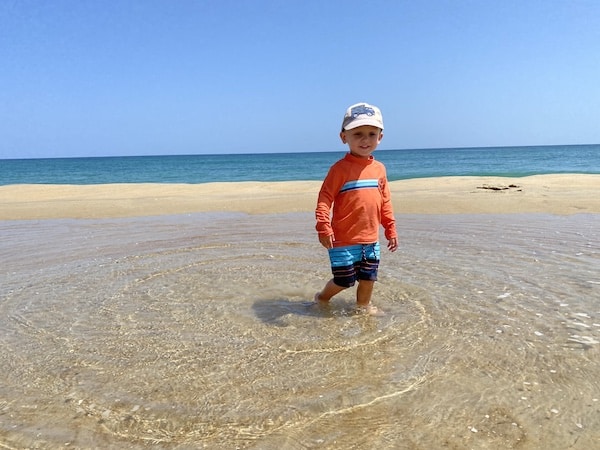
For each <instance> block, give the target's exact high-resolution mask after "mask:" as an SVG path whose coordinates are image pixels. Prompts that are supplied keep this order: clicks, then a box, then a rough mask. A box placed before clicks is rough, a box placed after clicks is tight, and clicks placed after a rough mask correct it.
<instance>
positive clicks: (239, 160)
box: [0, 145, 600, 185]
mask: <svg viewBox="0 0 600 450" xmlns="http://www.w3.org/2000/svg"><path fill="white" fill-rule="evenodd" d="M343 155H344V152H321V153H264V154H234V155H168V156H129V157H98V158H50V159H8V160H7V159H5V160H0V185H8V184H103V183H208V182H214V181H226V182H227V181H291V180H321V179H323V178H324V177H325V175H326V173H327V170H328V169H329V167H330V166H331V165H332V164H333V163H334V162H335V161H337V160H338V159H340V158H341V157H342V156H343ZM375 157H376V158H377V159H378V160H380V161H382V162H383V163H384V164H385V165H386V168H387V171H388V178H389V180H390V181H394V180H402V179H407V178H426V177H440V176H501V177H523V176H528V175H538V174H550V173H589V174H597V173H600V145H571V146H561V145H555V146H541V147H489V148H487V147H486V148H453V149H424V150H378V151H377V152H376V153H375Z"/></svg>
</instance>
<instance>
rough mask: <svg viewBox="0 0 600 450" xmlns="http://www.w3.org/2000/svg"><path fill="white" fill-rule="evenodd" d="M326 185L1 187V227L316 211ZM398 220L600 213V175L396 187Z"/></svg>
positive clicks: (423, 181)
mask: <svg viewBox="0 0 600 450" xmlns="http://www.w3.org/2000/svg"><path fill="white" fill-rule="evenodd" d="M320 185H321V182H320V181H286V182H235V183H204V184H103V185H8V186H0V220H28V219H53V218H111V217H137V216H155V215H165V214H185V213H196V212H209V211H231V212H233V211H236V212H246V213H249V214H267V213H287V212H308V211H313V209H314V207H315V203H316V197H317V193H318V190H319V187H320ZM391 190H392V196H393V202H394V209H395V212H396V213H397V214H468V213H474V214H475V213H536V212H544V213H552V214H562V215H568V214H575V213H600V175H589V174H585V175H583V174H560V175H535V176H530V177H523V178H501V177H439V178H420V179H410V180H400V181H393V182H391Z"/></svg>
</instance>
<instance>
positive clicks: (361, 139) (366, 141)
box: [340, 125, 383, 158]
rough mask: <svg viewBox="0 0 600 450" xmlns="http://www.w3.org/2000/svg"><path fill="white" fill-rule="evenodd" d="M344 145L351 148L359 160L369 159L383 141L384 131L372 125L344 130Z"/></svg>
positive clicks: (341, 136)
mask: <svg viewBox="0 0 600 450" xmlns="http://www.w3.org/2000/svg"><path fill="white" fill-rule="evenodd" d="M340 138H341V139H342V142H343V143H344V144H348V147H350V153H352V154H353V155H354V156H358V157H359V158H368V157H369V156H371V153H373V152H374V151H375V149H376V148H377V146H378V145H379V143H380V142H381V139H382V138H383V131H382V130H381V128H377V127H374V126H371V125H363V126H362V127H356V128H352V129H351V130H344V131H342V132H341V133H340Z"/></svg>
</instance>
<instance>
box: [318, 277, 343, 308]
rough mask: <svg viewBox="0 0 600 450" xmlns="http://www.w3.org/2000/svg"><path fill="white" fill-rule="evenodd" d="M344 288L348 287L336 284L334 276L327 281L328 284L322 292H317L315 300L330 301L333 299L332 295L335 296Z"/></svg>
mask: <svg viewBox="0 0 600 450" xmlns="http://www.w3.org/2000/svg"><path fill="white" fill-rule="evenodd" d="M344 289H346V288H345V287H343V286H338V285H337V284H335V283H334V282H333V278H332V279H331V280H329V281H328V282H327V284H326V285H325V287H324V288H323V290H322V291H321V292H317V294H316V295H315V300H316V301H319V302H328V301H329V300H331V297H333V296H334V295H336V294H339V293H340V292H342V291H343V290H344Z"/></svg>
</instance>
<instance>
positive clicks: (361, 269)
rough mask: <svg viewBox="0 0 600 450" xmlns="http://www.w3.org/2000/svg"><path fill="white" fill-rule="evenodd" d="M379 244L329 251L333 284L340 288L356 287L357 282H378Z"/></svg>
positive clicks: (348, 246) (336, 248)
mask: <svg viewBox="0 0 600 450" xmlns="http://www.w3.org/2000/svg"><path fill="white" fill-rule="evenodd" d="M379 258H380V248H379V242H375V243H374V244H357V245H347V246H343V247H333V248H330V249H329V261H330V262H331V272H332V273H333V282H334V283H335V284H337V285H338V286H342V287H350V286H354V283H355V282H356V281H357V280H368V281H377V269H378V268H379Z"/></svg>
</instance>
